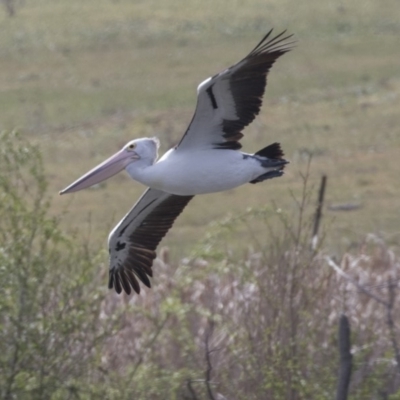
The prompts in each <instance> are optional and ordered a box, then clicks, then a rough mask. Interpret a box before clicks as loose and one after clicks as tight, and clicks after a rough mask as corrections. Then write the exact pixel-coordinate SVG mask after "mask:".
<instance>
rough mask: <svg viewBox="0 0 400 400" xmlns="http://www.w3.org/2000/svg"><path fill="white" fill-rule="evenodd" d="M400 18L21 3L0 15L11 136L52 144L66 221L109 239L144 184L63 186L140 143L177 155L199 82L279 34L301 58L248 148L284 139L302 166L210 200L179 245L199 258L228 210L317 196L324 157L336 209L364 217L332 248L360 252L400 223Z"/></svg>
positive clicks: (291, 64) (48, 147)
mask: <svg viewBox="0 0 400 400" xmlns="http://www.w3.org/2000/svg"><path fill="white" fill-rule="evenodd" d="M398 11H399V5H398V2H397V1H395V0H385V1H384V3H382V2H379V3H378V2H376V1H373V0H369V1H366V2H365V1H364V2H361V1H358V0H352V1H350V2H347V3H346V4H345V5H344V4H343V5H341V4H336V3H329V4H328V3H324V2H321V3H319V4H318V5H316V4H314V3H310V2H307V1H306V2H301V3H299V2H294V1H291V0H285V1H284V2H283V3H282V2H281V1H279V2H278V1H275V0H274V1H272V0H271V1H269V2H267V3H265V2H264V1H259V0H252V1H249V2H246V3H242V2H240V1H235V3H234V4H233V3H232V2H228V3H227V2H225V1H222V2H218V3H215V2H206V3H204V2H201V4H200V3H198V2H197V1H188V2H186V3H185V7H182V6H181V3H180V2H176V1H174V0H168V1H165V2H163V3H162V4H158V3H157V4H155V3H153V2H150V3H149V2H146V3H143V2H131V1H118V2H110V1H107V0H102V1H101V2H97V1H96V2H94V1H85V2H84V3H82V2H80V1H69V2H58V3H54V2H50V1H48V0H41V1H37V2H34V3H31V2H26V3H21V4H20V6H19V7H18V8H17V16H16V17H15V18H8V17H7V16H6V14H1V15H0V25H1V27H2V29H1V31H0V32H1V33H0V48H1V51H0V63H1V69H2V74H1V76H0V88H1V91H0V108H1V118H0V128H9V129H11V128H14V127H18V128H19V129H20V130H21V131H22V132H23V133H24V137H26V139H27V140H30V141H33V142H35V143H38V144H40V146H41V148H42V151H43V155H44V159H45V163H46V169H47V171H48V177H49V180H50V187H51V190H52V192H53V193H54V200H55V201H54V202H53V209H52V212H53V214H55V215H59V214H60V212H61V211H62V210H64V209H65V207H67V205H68V204H70V203H72V204H70V205H71V210H73V212H71V213H70V214H69V216H68V218H67V219H66V221H65V225H66V226H67V227H69V228H71V229H78V230H82V224H81V221H86V220H88V219H89V218H91V221H92V222H91V223H92V236H93V239H94V240H96V241H97V240H102V241H103V240H105V238H106V236H107V235H106V233H105V232H106V231H107V230H108V229H109V228H110V227H111V226H112V225H113V224H115V223H116V222H117V221H118V220H119V218H120V217H121V216H122V215H123V214H124V212H125V211H127V210H128V209H129V208H130V206H131V205H132V203H133V202H134V201H135V200H136V199H137V198H138V196H139V195H140V193H141V191H142V190H143V188H141V187H140V186H139V185H138V184H131V183H130V182H128V179H127V178H126V177H125V176H123V175H121V176H118V177H116V178H114V179H113V180H111V181H109V182H107V183H106V185H104V186H102V187H101V188H99V189H98V190H96V191H86V192H81V193H79V194H77V195H74V197H73V198H72V199H71V197H69V198H68V197H65V198H62V199H59V198H58V197H57V192H58V190H59V189H60V188H62V187H63V186H65V185H66V184H68V183H69V182H71V181H72V180H73V179H75V178H76V177H78V176H80V175H81V174H82V173H83V172H85V171H86V170H88V169H89V168H91V167H92V166H93V165H95V164H96V163H97V162H98V161H100V160H102V159H104V158H105V157H107V156H108V155H109V154H111V153H112V152H114V151H115V150H116V149H117V148H118V147H119V146H121V145H122V144H123V143H125V142H126V141H128V140H129V139H131V138H134V137H140V136H143V135H157V136H159V137H160V139H161V141H162V143H163V146H164V147H163V148H164V149H167V148H168V146H170V145H171V143H174V142H175V141H177V140H178V139H179V138H180V136H181V134H182V132H184V130H185V128H186V126H187V124H188V122H189V121H190V118H191V113H192V110H193V108H194V105H195V87H196V85H197V84H198V83H199V82H200V81H201V80H202V79H204V78H205V77H207V76H209V75H210V74H213V73H215V72H217V71H219V70H220V69H222V68H225V67H226V66H228V65H230V64H231V63H232V62H235V61H237V60H238V59H239V58H240V57H242V56H243V55H244V54H246V52H248V51H249V50H250V49H251V48H252V46H254V44H255V43H256V42H257V40H259V38H260V37H261V36H262V35H263V34H264V33H265V32H266V30H268V29H269V28H270V27H271V26H274V27H275V28H276V29H277V30H280V29H284V28H288V29H289V31H290V32H293V33H294V34H295V35H296V39H298V47H297V48H296V49H295V50H294V51H293V52H292V53H290V54H289V55H285V57H283V58H282V59H281V60H279V63H277V65H276V66H274V68H273V71H272V73H271V76H270V80H269V86H268V92H267V95H266V99H265V103H264V104H265V106H264V108H263V110H262V113H261V115H260V118H259V119H258V120H257V121H256V122H255V123H254V124H253V125H252V126H251V127H250V128H249V129H247V131H246V133H247V135H246V140H245V149H247V150H248V151H256V150H258V149H259V148H261V147H263V146H264V145H266V144H267V143H268V142H272V141H276V140H279V141H280V142H281V143H282V146H283V148H284V149H285V152H286V154H287V158H288V159H290V160H291V165H290V166H289V168H288V169H287V174H286V176H285V177H284V178H282V179H279V180H275V181H271V182H267V183H266V184H262V185H256V186H252V187H246V188H239V189H237V190H235V191H232V192H230V193H225V194H224V193H222V194H217V195H212V196H206V197H202V198H199V199H197V200H195V201H194V202H193V204H191V206H190V207H189V208H188V209H187V210H186V212H185V213H184V215H183V216H182V217H181V218H180V220H179V221H178V223H177V227H176V228H175V231H172V233H171V234H170V235H169V237H168V239H167V241H166V243H167V244H169V245H171V246H172V247H173V248H174V249H178V248H179V247H181V248H184V247H186V246H187V245H188V244H189V243H193V241H195V240H197V239H198V238H199V237H200V234H199V233H200V232H201V231H202V230H204V227H205V226H206V225H207V224H208V223H209V222H210V221H213V220H214V219H215V218H220V217H222V216H223V215H225V213H226V211H227V209H229V210H231V212H232V213H233V214H235V213H237V212H240V211H242V210H243V209H244V208H246V207H248V206H252V207H253V206H254V207H257V206H260V205H265V204H269V205H271V204H272V202H276V203H277V204H279V205H280V207H282V208H283V209H286V210H290V209H291V207H293V204H292V202H291V200H290V196H288V189H289V188H290V190H293V191H294V192H295V193H299V191H300V190H301V183H300V182H299V178H298V171H299V170H301V169H302V168H303V165H304V160H305V159H306V158H307V155H306V153H308V152H312V153H313V154H314V159H313V174H314V176H313V178H312V179H314V180H315V181H318V179H319V176H320V174H321V173H326V174H327V175H328V177H329V184H328V193H327V196H328V198H327V200H328V203H346V202H359V203H361V204H362V206H363V207H362V208H361V209H360V210H358V211H355V212H352V213H346V214H340V213H336V214H332V216H333V217H334V218H335V234H334V235H332V242H333V243H332V245H333V246H335V247H337V248H343V247H344V248H346V247H348V246H350V245H351V243H352V242H353V241H354V240H357V238H358V237H360V235H362V234H363V233H364V232H366V231H384V232H386V233H387V235H388V237H389V238H390V237H392V236H393V235H394V234H396V233H397V232H398V226H399V223H400V221H399V213H398V212H397V210H398V200H397V199H398V198H399V196H400V193H399V185H397V181H398V180H397V176H398V175H399V168H400V167H399V163H397V162H396V161H395V160H396V158H397V154H398V151H399V147H400V143H399V137H400V135H399V126H400V121H399V113H398V109H399V101H400V100H399V98H400V97H399V93H400V83H399V82H400V80H399V79H400V77H399V74H398V57H399V52H398V33H399V31H400V28H399V25H398V21H397V19H396V18H395V16H396V15H398ZM122 188H123V189H122ZM233 194H234V195H233ZM377 210H379V212H377ZM89 214H90V215H91V217H89ZM199 228H200V229H199ZM83 229H85V230H86V228H83ZM182 238H183V239H182ZM390 240H391V239H390Z"/></svg>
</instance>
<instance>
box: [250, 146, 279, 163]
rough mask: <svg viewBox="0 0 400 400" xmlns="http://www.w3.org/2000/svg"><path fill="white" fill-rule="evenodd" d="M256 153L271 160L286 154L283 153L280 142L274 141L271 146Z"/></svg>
mask: <svg viewBox="0 0 400 400" xmlns="http://www.w3.org/2000/svg"><path fill="white" fill-rule="evenodd" d="M255 155H256V156H260V157H266V158H269V159H271V160H281V159H282V158H283V156H284V155H285V154H284V153H283V150H282V148H281V145H280V143H272V144H270V145H269V146H267V147H264V148H263V149H261V150H259V151H257V153H255Z"/></svg>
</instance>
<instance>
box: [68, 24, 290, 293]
mask: <svg viewBox="0 0 400 400" xmlns="http://www.w3.org/2000/svg"><path fill="white" fill-rule="evenodd" d="M271 33H272V30H271V31H270V32H268V34H267V35H266V36H265V37H264V38H263V39H262V40H261V42H260V43H259V44H258V45H257V46H256V47H255V48H254V50H253V51H251V52H250V54H249V55H248V56H247V57H245V58H244V59H243V60H242V61H240V62H239V63H237V64H235V65H234V66H232V67H230V68H228V69H226V70H224V71H222V72H221V73H219V74H217V75H214V76H213V77H211V78H208V79H206V80H205V81H203V82H202V83H201V84H200V85H199V87H198V88H197V95H198V96H197V106H196V111H195V113H194V116H193V119H192V121H191V123H190V125H189V127H188V129H187V131H186V133H185V134H184V135H183V137H182V139H181V141H180V142H179V144H178V145H177V146H176V147H174V148H173V149H171V150H169V151H168V152H167V153H166V154H165V155H164V156H163V157H161V158H160V159H159V160H158V161H157V157H158V147H159V142H158V139H156V138H142V139H136V140H132V141H131V142H129V143H128V144H127V145H126V146H124V147H123V148H122V150H120V151H119V152H118V153H116V154H115V155H114V156H112V157H110V158H109V159H108V160H106V161H104V162H103V163H102V164H100V165H99V166H97V167H96V168H94V169H93V170H91V171H89V172H88V173H87V174H85V175H84V176H82V177H81V178H79V179H78V180H77V181H75V182H74V183H72V184H71V185H69V186H68V187H67V188H66V189H64V190H63V191H61V192H60V193H61V194H64V193H70V192H74V191H78V190H81V189H84V188H86V187H89V186H91V185H93V184H95V183H98V182H100V181H102V180H104V179H107V178H109V177H111V176H112V175H114V174H116V173H118V172H119V171H121V170H122V169H126V170H127V172H128V173H129V175H130V176H131V177H132V178H133V179H135V180H137V181H139V182H141V183H143V184H144V185H146V186H148V187H149V189H147V190H146V192H145V193H144V194H143V196H142V197H141V198H140V199H139V201H138V202H137V203H136V204H135V205H134V207H133V208H132V210H131V211H130V212H129V213H128V214H127V215H126V216H125V217H124V219H123V220H122V221H121V222H120V223H119V224H118V225H117V226H116V227H115V228H114V229H113V231H112V232H111V233H110V236H109V248H110V276H109V287H110V288H113V287H114V288H115V290H116V291H117V292H118V293H120V292H121V291H122V290H124V291H125V292H126V293H128V294H130V293H131V291H132V289H133V290H134V291H136V292H137V293H139V292H140V286H139V282H138V280H140V281H141V282H142V283H144V284H145V285H146V286H148V287H150V280H149V276H150V277H151V276H152V274H153V272H152V263H153V260H154V258H155V257H156V252H155V250H156V248H157V245H158V244H159V242H160V241H161V239H162V238H163V237H164V235H165V234H166V233H167V231H168V230H169V229H170V228H171V226H172V224H173V223H174V221H175V219H176V218H177V217H178V215H179V214H180V213H181V212H182V211H183V209H184V208H185V206H186V205H187V204H188V202H189V201H190V200H191V199H192V198H193V196H194V195H197V194H203V193H213V192H219V191H223V190H228V189H232V188H235V187H237V186H240V185H243V184H245V183H258V182H262V181H264V180H266V179H270V178H275V177H279V176H281V175H282V174H283V169H284V166H285V164H286V163H287V161H286V160H284V159H283V152H282V150H281V148H280V145H279V144H278V143H273V144H272V145H269V146H267V147H265V148H263V149H261V150H260V151H258V152H257V153H255V154H247V153H242V152H240V151H239V149H240V148H241V144H240V143H239V140H240V139H241V138H242V136H243V134H242V130H243V128H244V127H246V126H247V125H248V124H249V123H251V122H252V121H253V119H254V118H255V117H256V115H257V114H258V113H259V111H260V108H261V105H262V96H263V94H264V91H265V86H266V83H267V75H268V72H269V70H270V68H271V67H272V65H273V63H274V62H275V61H276V59H277V58H279V57H280V56H281V55H283V54H284V53H286V52H288V51H289V50H290V45H291V43H289V42H288V41H287V39H288V38H290V36H286V37H285V36H284V32H283V33H281V34H279V35H278V36H276V37H274V38H272V39H270V40H268V39H269V37H270V35H271Z"/></svg>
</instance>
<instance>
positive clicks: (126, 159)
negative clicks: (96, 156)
mask: <svg viewBox="0 0 400 400" xmlns="http://www.w3.org/2000/svg"><path fill="white" fill-rule="evenodd" d="M158 147H159V141H158V139H157V138H143V139H135V140H131V141H130V142H128V143H127V144H126V145H125V146H124V147H123V148H122V149H121V150H120V151H118V152H117V153H115V154H114V155H113V156H111V157H110V158H108V159H107V160H106V161H104V162H102V163H101V164H100V165H98V166H97V167H95V168H93V169H92V170H91V171H89V172H88V173H86V174H85V175H83V176H82V177H80V178H79V179H77V180H76V181H75V182H73V183H71V184H70V185H69V186H67V187H66V188H65V189H64V190H61V192H60V194H64V193H71V192H77V191H78V190H82V189H85V188H88V187H90V186H93V185H95V184H96V183H100V182H102V181H104V180H106V179H108V178H110V177H111V176H113V175H115V174H117V173H118V172H120V171H122V170H123V169H125V168H126V167H127V166H128V165H130V164H131V163H139V162H140V163H144V164H145V165H152V164H154V162H155V161H156V159H157V155H158V154H157V153H158Z"/></svg>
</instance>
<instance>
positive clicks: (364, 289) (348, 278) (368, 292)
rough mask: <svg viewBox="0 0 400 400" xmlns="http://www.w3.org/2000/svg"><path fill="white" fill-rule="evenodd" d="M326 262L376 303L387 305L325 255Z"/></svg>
mask: <svg viewBox="0 0 400 400" xmlns="http://www.w3.org/2000/svg"><path fill="white" fill-rule="evenodd" d="M325 260H326V262H327V263H328V265H329V266H330V267H332V268H333V269H334V270H335V271H336V272H337V273H338V274H339V275H340V276H342V277H343V278H345V279H347V280H348V281H349V282H351V283H352V284H353V285H354V286H355V287H356V288H357V289H358V290H360V291H361V292H363V293H365V294H366V295H368V296H369V297H372V298H373V299H374V300H376V301H377V302H378V303H380V304H382V305H384V306H385V307H388V306H389V304H388V303H387V302H386V301H385V300H382V299H381V298H380V297H378V296H377V295H376V294H374V293H372V292H370V291H369V290H368V289H366V288H365V287H364V286H363V285H360V284H359V283H358V282H357V281H356V280H355V279H353V278H352V277H351V276H350V275H349V274H346V272H344V271H343V270H342V269H341V268H340V267H339V266H338V265H337V264H336V263H335V262H334V261H333V260H332V258H330V257H325Z"/></svg>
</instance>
